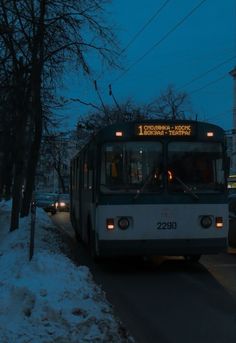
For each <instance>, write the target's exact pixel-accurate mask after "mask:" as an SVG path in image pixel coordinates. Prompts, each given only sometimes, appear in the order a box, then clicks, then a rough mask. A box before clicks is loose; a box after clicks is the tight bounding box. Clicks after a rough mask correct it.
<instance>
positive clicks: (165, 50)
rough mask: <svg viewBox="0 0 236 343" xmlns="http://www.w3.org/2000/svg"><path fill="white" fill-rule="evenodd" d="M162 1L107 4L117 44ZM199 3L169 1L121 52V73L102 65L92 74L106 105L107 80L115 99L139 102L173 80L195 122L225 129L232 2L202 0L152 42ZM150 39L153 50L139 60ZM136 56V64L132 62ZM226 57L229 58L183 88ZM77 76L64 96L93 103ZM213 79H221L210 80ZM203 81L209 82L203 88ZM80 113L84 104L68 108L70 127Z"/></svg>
mask: <svg viewBox="0 0 236 343" xmlns="http://www.w3.org/2000/svg"><path fill="white" fill-rule="evenodd" d="M165 2H166V1H165V0H146V1H142V0H116V1H115V0H114V1H113V2H112V4H111V5H110V6H109V8H108V10H109V13H110V21H112V22H113V23H114V27H116V33H117V36H118V38H119V40H120V44H121V47H125V46H126V45H127V44H128V43H129V42H130V40H131V39H132V38H133V37H134V36H135V34H136V33H137V32H138V31H139V30H140V29H141V28H142V27H143V25H144V24H145V23H147V21H148V20H149V19H150V18H151V17H152V16H153V15H154V13H156V12H157V10H158V9H159V8H160V7H161V6H162V5H163V4H164V3H165ZM199 3H201V0H170V1H169V2H168V4H167V5H166V6H165V7H164V8H163V10H162V11H161V12H160V14H159V15H158V16H157V17H156V18H155V19H154V20H153V21H152V22H151V24H150V25H148V26H147V27H146V29H145V30H144V31H143V32H142V34H140V35H139V36H138V38H137V39H136V40H135V41H134V42H133V43H132V44H131V45H130V46H129V47H128V49H127V50H126V51H125V53H124V57H122V63H123V67H124V69H125V70H127V69H128V71H127V72H125V73H122V71H111V70H109V69H108V68H107V67H104V68H103V70H102V73H101V70H100V71H98V72H97V75H96V78H97V80H98V85H99V88H100V90H101V92H102V97H103V99H104V102H105V103H111V99H110V97H109V95H108V84H109V83H112V87H113V92H114V94H115V96H116V98H117V100H118V101H119V102H120V103H121V102H123V101H125V100H126V99H128V98H131V99H133V100H134V102H137V103H140V104H142V103H148V102H151V101H153V100H154V99H155V97H158V95H159V94H160V91H162V90H164V89H165V88H166V87H167V86H168V85H169V84H173V85H174V86H176V88H177V89H178V90H183V91H186V92H187V93H188V94H189V95H190V99H191V102H192V107H193V109H194V111H196V112H198V118H199V120H208V121H211V122H213V123H215V124H218V125H221V126H222V127H223V128H224V129H230V128H231V123H232V106H233V82H232V78H231V76H230V75H229V74H228V72H229V71H230V70H231V69H232V68H233V67H234V66H235V65H236V57H234V56H236V1H235V0H224V1H222V0H206V1H205V2H204V3H203V4H202V5H201V6H200V7H199V8H198V9H197V10H196V11H195V12H194V13H193V14H192V15H191V16H189V18H188V19H187V20H186V21H185V22H184V23H183V24H182V25H181V26H179V27H178V28H176V30H174V31H173V32H172V33H171V34H170V35H169V36H168V37H166V39H164V40H163V41H162V42H161V43H159V44H158V42H159V41H160V40H161V39H162V38H163V37H165V36H166V34H168V32H170V31H171V30H172V29H173V28H174V27H175V26H176V24H178V23H179V22H180V21H181V20H182V19H183V18H184V17H185V16H186V15H187V14H188V13H189V12H190V11H191V10H192V9H193V8H195V7H196V6H197V5H198V4H199ZM156 43H157V46H156V48H153V50H152V51H151V52H150V53H148V54H147V55H146V57H144V58H142V56H143V55H144V54H146V53H147V52H148V51H149V50H150V48H151V47H153V46H154V45H155V44H156ZM140 58H142V59H141V60H140V62H138V63H136V62H137V61H138V60H139V59H140ZM230 58H232V59H231V61H229V62H227V63H225V64H224V65H222V66H221V67H219V68H217V69H215V70H214V71H212V72H209V73H208V74H206V75H205V76H204V77H202V78H199V79H198V80H196V81H195V82H192V83H191V84H189V85H188V86H186V87H183V86H184V85H185V84H186V83H188V82H189V81H191V80H192V79H195V78H198V77H199V76H201V75H202V74H204V73H205V72H207V71H208V70H210V69H212V68H214V67H215V66H217V65H219V64H221V63H223V62H224V61H226V60H229V59H230ZM135 63H136V64H135ZM96 66H97V65H96ZM80 77H81V75H80V76H78V77H77V78H74V80H73V81H72V80H70V81H69V82H68V83H67V89H68V90H67V92H66V95H68V94H69V95H70V96H74V97H80V98H81V99H83V100H85V101H88V102H89V101H92V102H94V103H97V104H99V99H98V97H97V95H96V93H95V91H94V89H93V87H92V85H91V83H89V82H85V81H83V82H81V78H80ZM70 78H71V77H70ZM219 78H222V79H221V80H219V81H216V80H218V79H219ZM214 81H216V82H214ZM209 83H212V84H211V85H209V86H207V85H208V84H209ZM205 86H207V87H205ZM86 111H88V109H87V108H84V107H81V106H80V105H76V106H75V105H73V106H72V107H71V108H70V109H69V113H70V118H71V125H72V126H73V123H75V122H76V118H77V117H78V115H79V114H80V113H85V112H86Z"/></svg>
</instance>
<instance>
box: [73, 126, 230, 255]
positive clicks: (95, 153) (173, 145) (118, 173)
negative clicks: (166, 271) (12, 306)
mask: <svg viewBox="0 0 236 343" xmlns="http://www.w3.org/2000/svg"><path fill="white" fill-rule="evenodd" d="M70 189H71V199H70V200H71V212H70V213H71V222H72V225H73V227H74V230H75V232H76V236H77V237H78V238H80V239H81V240H82V241H84V242H86V243H88V246H89V247H90V251H91V254H92V255H93V256H94V257H99V256H106V257H109V256H122V255H174V256H176V255H181V256H185V257H186V258H188V259H190V260H195V261H197V260H198V259H199V257H200V256H201V254H214V253H219V252H221V251H223V250H225V249H226V247H227V239H228V205H227V158H226V146H225V139H224V131H223V129H222V128H220V127H218V126H216V125H213V124H210V123H204V122H198V121H191V120H184V121H183V120H182V121H163V120H162V121H160V120H152V121H140V122H138V121H136V122H124V123H116V124H113V125H110V126H107V127H105V128H103V129H101V130H100V131H99V132H98V133H97V134H95V135H94V137H93V138H92V139H91V140H90V141H89V142H88V144H86V145H85V146H84V147H83V148H82V149H81V150H80V151H79V152H78V153H77V154H76V155H75V156H74V158H73V159H72V161H71V178H70Z"/></svg>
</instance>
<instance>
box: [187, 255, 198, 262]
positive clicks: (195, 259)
mask: <svg viewBox="0 0 236 343" xmlns="http://www.w3.org/2000/svg"><path fill="white" fill-rule="evenodd" d="M184 258H185V260H186V261H188V262H191V263H196V262H198V261H199V260H200V258H201V255H200V254H199V255H185V256H184Z"/></svg>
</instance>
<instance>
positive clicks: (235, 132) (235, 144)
mask: <svg viewBox="0 0 236 343" xmlns="http://www.w3.org/2000/svg"><path fill="white" fill-rule="evenodd" d="M230 75H231V76H232V77H233V82H234V84H233V128H232V159H231V160H232V163H231V168H232V170H231V173H232V174H236V67H234V69H233V70H231V71H230Z"/></svg>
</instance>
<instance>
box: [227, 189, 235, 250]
mask: <svg viewBox="0 0 236 343" xmlns="http://www.w3.org/2000/svg"><path fill="white" fill-rule="evenodd" d="M229 245H230V246H231V247H236V194H235V193H232V194H229Z"/></svg>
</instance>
